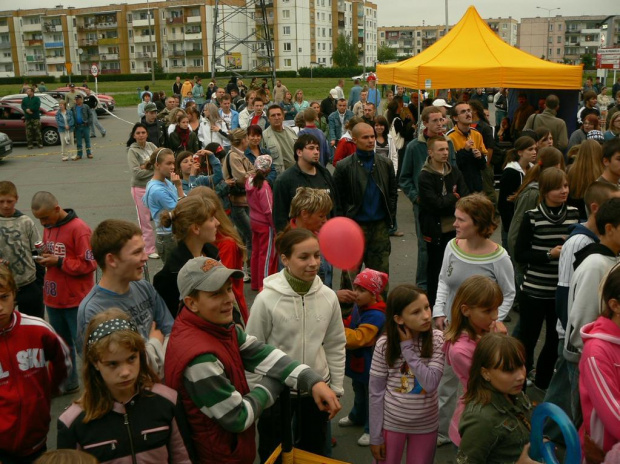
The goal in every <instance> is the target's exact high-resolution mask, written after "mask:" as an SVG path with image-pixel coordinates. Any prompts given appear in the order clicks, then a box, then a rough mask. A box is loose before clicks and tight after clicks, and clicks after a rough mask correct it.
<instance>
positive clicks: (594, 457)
mask: <svg viewBox="0 0 620 464" xmlns="http://www.w3.org/2000/svg"><path fill="white" fill-rule="evenodd" d="M601 301H602V308H601V309H602V310H601V316H600V317H599V318H598V319H597V320H596V321H594V322H592V323H590V324H587V325H585V326H583V327H582V329H581V337H582V338H583V353H582V355H581V360H580V361H579V372H580V376H579V394H580V397H581V410H582V412H583V424H582V425H581V429H580V430H579V433H580V435H581V449H582V450H583V453H584V456H585V458H586V459H587V460H588V462H602V461H603V459H604V457H605V454H606V453H608V452H609V451H610V450H611V449H612V448H613V447H614V446H615V445H617V444H618V443H620V368H619V367H618V366H620V264H616V265H615V266H614V267H613V268H612V269H611V270H610V271H609V273H608V274H607V278H606V279H605V281H604V284H603V289H602V299H601ZM605 462H607V461H605Z"/></svg>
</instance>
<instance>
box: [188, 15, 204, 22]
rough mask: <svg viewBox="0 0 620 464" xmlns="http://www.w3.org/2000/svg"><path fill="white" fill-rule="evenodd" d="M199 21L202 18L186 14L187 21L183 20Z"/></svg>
mask: <svg viewBox="0 0 620 464" xmlns="http://www.w3.org/2000/svg"><path fill="white" fill-rule="evenodd" d="M200 21H202V18H201V17H200V16H188V17H187V21H185V22H186V23H199V22H200Z"/></svg>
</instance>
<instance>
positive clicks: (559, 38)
mask: <svg viewBox="0 0 620 464" xmlns="http://www.w3.org/2000/svg"><path fill="white" fill-rule="evenodd" d="M558 43H559V44H561V43H562V36H561V35H559V36H558Z"/></svg>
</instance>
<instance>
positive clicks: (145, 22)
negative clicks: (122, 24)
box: [133, 17, 155, 28]
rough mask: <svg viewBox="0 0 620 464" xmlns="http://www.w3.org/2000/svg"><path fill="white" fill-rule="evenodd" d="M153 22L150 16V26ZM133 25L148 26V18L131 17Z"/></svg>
mask: <svg viewBox="0 0 620 464" xmlns="http://www.w3.org/2000/svg"><path fill="white" fill-rule="evenodd" d="M153 24H155V20H154V19H153V18H151V24H150V25H151V26H152V25H153ZM133 27H134V28H136V27H149V20H148V18H146V19H136V18H135V17H134V19H133Z"/></svg>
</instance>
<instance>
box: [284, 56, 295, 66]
mask: <svg viewBox="0 0 620 464" xmlns="http://www.w3.org/2000/svg"><path fill="white" fill-rule="evenodd" d="M292 65H293V60H291V59H290V58H285V59H284V67H285V68H290V67H291V66H292Z"/></svg>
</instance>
